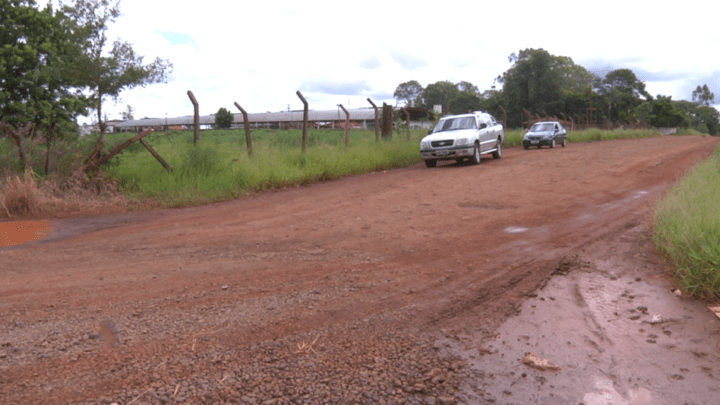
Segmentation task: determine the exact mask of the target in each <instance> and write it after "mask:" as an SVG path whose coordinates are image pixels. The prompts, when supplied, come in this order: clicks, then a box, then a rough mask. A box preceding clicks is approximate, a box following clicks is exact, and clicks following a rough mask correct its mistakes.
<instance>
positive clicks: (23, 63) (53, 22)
mask: <svg viewBox="0 0 720 405" xmlns="http://www.w3.org/2000/svg"><path fill="white" fill-rule="evenodd" d="M0 43H1V44H2V46H0V114H1V115H0V123H2V124H3V125H2V131H0V135H2V136H5V137H8V138H11V139H12V140H13V141H15V143H16V145H17V147H18V157H19V161H20V166H21V167H20V169H24V166H25V158H24V151H23V149H24V145H25V144H27V142H25V140H26V139H25V138H33V139H34V138H35V137H36V135H37V134H39V133H40V131H41V130H42V131H43V132H44V133H45V135H47V134H48V133H50V132H52V131H55V130H56V128H57V127H63V128H67V127H72V128H77V124H76V123H75V122H74V121H75V118H76V117H77V115H78V114H80V113H84V112H85V110H86V106H87V99H86V98H85V97H83V96H82V95H81V94H78V92H76V91H74V88H73V86H72V84H71V81H70V80H69V76H68V75H67V69H66V66H67V64H66V63H65V61H67V60H71V59H72V55H71V48H70V47H69V45H68V44H69V40H68V37H67V36H66V33H65V32H64V30H63V29H62V25H61V24H60V19H59V17H58V16H57V14H56V13H55V12H53V9H52V7H51V6H50V5H48V6H46V7H45V8H44V9H43V10H39V9H37V8H36V3H35V1H34V0H0ZM51 126H52V128H51ZM48 139H49V138H48ZM48 142H49V140H48Z"/></svg>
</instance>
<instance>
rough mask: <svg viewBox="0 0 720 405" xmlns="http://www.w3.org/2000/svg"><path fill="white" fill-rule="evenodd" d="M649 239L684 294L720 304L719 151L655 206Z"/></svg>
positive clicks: (719, 149)
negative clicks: (652, 227) (662, 254)
mask: <svg viewBox="0 0 720 405" xmlns="http://www.w3.org/2000/svg"><path fill="white" fill-rule="evenodd" d="M653 239H654V241H655V244H656V245H657V247H658V248H659V249H660V250H661V251H662V252H663V253H665V254H666V256H667V257H668V259H669V260H670V262H671V263H672V265H673V267H674V268H675V269H676V276H677V278H678V280H679V281H680V282H681V284H682V286H683V289H684V290H685V291H687V292H689V293H691V294H693V295H696V296H699V297H701V298H703V299H707V300H720V147H719V148H718V149H717V150H716V151H715V154H714V155H713V157H711V158H710V159H708V160H706V161H705V162H703V163H700V164H699V165H697V166H696V167H695V168H694V169H693V170H692V172H690V173H689V174H688V175H687V176H686V177H685V178H683V179H682V180H681V181H680V182H679V183H678V184H677V185H675V187H673V188H672V189H671V190H670V192H669V193H668V194H667V195H666V196H665V198H664V199H663V200H661V201H660V203H659V204H658V205H657V207H656V209H655V215H654V231H653Z"/></svg>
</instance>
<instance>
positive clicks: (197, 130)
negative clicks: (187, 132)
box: [187, 90, 200, 146]
mask: <svg viewBox="0 0 720 405" xmlns="http://www.w3.org/2000/svg"><path fill="white" fill-rule="evenodd" d="M187 94H188V97H190V101H192V103H193V107H195V121H194V122H195V124H194V127H195V146H198V144H199V143H200V105H199V104H198V102H197V100H196V99H195V95H193V92H192V91H190V90H188V92H187Z"/></svg>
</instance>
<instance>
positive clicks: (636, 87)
mask: <svg viewBox="0 0 720 405" xmlns="http://www.w3.org/2000/svg"><path fill="white" fill-rule="evenodd" d="M598 92H599V93H600V94H601V95H602V96H603V97H604V98H605V100H606V102H607V103H608V118H610V119H611V120H613V121H627V120H631V119H635V116H634V110H635V107H637V106H638V105H640V103H642V101H643V100H642V99H641V97H644V98H645V99H646V100H652V96H651V95H650V93H648V92H647V91H645V83H643V82H642V81H640V80H639V79H638V78H637V76H635V73H634V72H633V71H632V70H630V69H616V70H613V71H612V72H610V73H608V74H607V75H606V76H605V79H603V80H602V81H601V82H599V83H598Z"/></svg>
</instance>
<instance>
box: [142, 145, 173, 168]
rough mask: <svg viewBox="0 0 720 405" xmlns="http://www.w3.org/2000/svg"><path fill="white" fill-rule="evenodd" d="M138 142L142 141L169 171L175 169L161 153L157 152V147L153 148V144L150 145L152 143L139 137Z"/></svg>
mask: <svg viewBox="0 0 720 405" xmlns="http://www.w3.org/2000/svg"><path fill="white" fill-rule="evenodd" d="M138 142H140V143H141V144H142V145H143V146H144V147H145V149H147V150H148V152H150V154H151V155H153V157H155V159H157V161H158V162H160V164H161V165H163V167H164V168H165V169H166V170H167V171H169V172H172V171H173V169H172V167H171V166H170V165H169V164H168V163H167V162H166V161H165V160H164V159H163V158H162V157H160V154H158V153H157V152H155V149H153V148H152V146H150V144H149V143H147V141H146V140H144V139H139V140H138Z"/></svg>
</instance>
